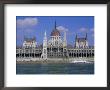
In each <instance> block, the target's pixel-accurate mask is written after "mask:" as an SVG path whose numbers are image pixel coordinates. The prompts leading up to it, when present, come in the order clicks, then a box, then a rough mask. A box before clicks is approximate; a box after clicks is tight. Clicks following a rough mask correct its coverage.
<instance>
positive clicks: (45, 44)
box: [41, 32, 47, 60]
mask: <svg viewBox="0 0 110 90" xmlns="http://www.w3.org/2000/svg"><path fill="white" fill-rule="evenodd" d="M41 57H42V58H43V59H44V60H47V36H46V32H45V33H44V39H43V52H42V55H41Z"/></svg>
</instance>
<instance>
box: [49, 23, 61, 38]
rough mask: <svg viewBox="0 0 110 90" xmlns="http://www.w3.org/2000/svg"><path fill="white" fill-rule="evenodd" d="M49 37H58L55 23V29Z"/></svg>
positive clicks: (58, 33)
mask: <svg viewBox="0 0 110 90" xmlns="http://www.w3.org/2000/svg"><path fill="white" fill-rule="evenodd" d="M51 36H60V32H59V31H58V30H57V29H56V22H55V28H54V30H53V31H52V32H51Z"/></svg>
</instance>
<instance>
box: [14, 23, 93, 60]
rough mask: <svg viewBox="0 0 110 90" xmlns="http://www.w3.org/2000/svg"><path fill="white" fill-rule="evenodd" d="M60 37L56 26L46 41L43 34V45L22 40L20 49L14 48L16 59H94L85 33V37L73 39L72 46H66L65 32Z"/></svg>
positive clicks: (91, 47) (30, 39)
mask: <svg viewBox="0 0 110 90" xmlns="http://www.w3.org/2000/svg"><path fill="white" fill-rule="evenodd" d="M63 33H64V36H63V37H62V36H61V33H60V31H59V30H57V26H56V23H55V26H54V28H53V30H52V32H51V34H50V37H49V40H47V35H46V31H45V33H44V38H43V44H42V45H38V44H37V42H36V38H35V37H33V38H26V37H25V38H24V42H23V44H22V46H21V47H18V46H17V47H16V57H17V58H42V59H45V60H47V59H48V58H78V57H94V46H89V44H88V37H87V33H85V37H83V38H80V37H78V35H76V37H75V42H74V45H68V44H67V39H66V31H64V32H63Z"/></svg>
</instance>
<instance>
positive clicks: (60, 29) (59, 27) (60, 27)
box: [57, 26, 68, 31]
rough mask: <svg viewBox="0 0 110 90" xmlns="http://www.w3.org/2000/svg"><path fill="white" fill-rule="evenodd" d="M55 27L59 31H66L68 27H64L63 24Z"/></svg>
mask: <svg viewBox="0 0 110 90" xmlns="http://www.w3.org/2000/svg"><path fill="white" fill-rule="evenodd" d="M57 29H58V30H59V31H68V29H67V28H65V27H63V26H58V27H57Z"/></svg>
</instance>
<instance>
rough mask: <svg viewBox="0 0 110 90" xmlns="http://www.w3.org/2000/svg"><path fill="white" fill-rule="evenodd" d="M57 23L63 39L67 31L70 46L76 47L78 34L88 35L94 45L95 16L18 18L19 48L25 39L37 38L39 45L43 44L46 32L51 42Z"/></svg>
mask: <svg viewBox="0 0 110 90" xmlns="http://www.w3.org/2000/svg"><path fill="white" fill-rule="evenodd" d="M55 22H56V26H57V29H60V33H61V36H62V38H63V34H64V33H63V31H64V30H66V33H67V43H68V44H71V45H73V46H74V42H75V36H76V34H77V36H78V37H85V35H86V33H87V36H88V43H89V45H94V16H16V43H17V46H21V45H22V43H23V41H24V37H28V38H32V37H36V41H37V43H38V44H39V45H40V44H42V43H43V38H44V32H45V31H46V33H47V39H48V40H49V39H50V34H51V32H52V30H53V29H54V26H55Z"/></svg>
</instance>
